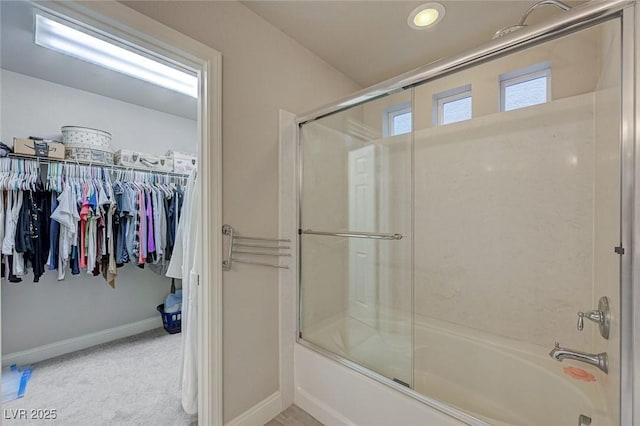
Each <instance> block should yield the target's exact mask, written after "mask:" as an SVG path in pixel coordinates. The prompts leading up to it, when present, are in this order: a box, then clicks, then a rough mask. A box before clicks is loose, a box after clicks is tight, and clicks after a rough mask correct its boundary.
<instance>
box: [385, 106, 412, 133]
mask: <svg viewBox="0 0 640 426" xmlns="http://www.w3.org/2000/svg"><path fill="white" fill-rule="evenodd" d="M407 113H409V114H411V129H410V130H409V132H407V133H411V132H412V131H413V108H412V105H411V101H407V102H402V103H399V104H396V105H392V106H390V107H388V108H385V110H384V112H383V117H382V135H383V136H384V137H390V136H398V134H396V133H395V132H394V125H393V119H394V118H395V117H397V116H399V115H403V114H407ZM399 134H401V135H404V134H405V133H399Z"/></svg>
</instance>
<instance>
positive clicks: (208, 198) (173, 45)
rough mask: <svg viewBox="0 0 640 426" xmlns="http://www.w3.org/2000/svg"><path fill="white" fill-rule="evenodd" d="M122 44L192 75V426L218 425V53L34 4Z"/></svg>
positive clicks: (119, 10)
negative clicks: (195, 222)
mask: <svg viewBox="0 0 640 426" xmlns="http://www.w3.org/2000/svg"><path fill="white" fill-rule="evenodd" d="M33 3H34V5H36V6H37V7H39V8H42V9H44V10H47V11H49V12H52V13H54V14H55V13H57V14H62V15H64V16H65V17H68V18H71V19H76V20H78V21H80V22H83V23H86V24H88V25H91V26H93V27H95V28H97V29H100V30H103V31H106V32H107V33H109V34H112V35H114V36H116V37H118V38H120V39H122V40H125V41H129V42H132V43H134V44H136V45H138V46H141V47H143V48H146V49H149V50H150V51H152V52H159V53H161V54H162V55H163V56H165V57H168V58H169V59H171V60H175V61H176V62H177V63H180V64H182V65H184V66H186V67H187V68H190V69H192V70H193V71H195V72H196V74H197V75H198V79H199V81H200V87H199V96H198V115H197V122H198V132H197V134H198V152H199V157H200V158H199V161H200V167H199V169H198V175H199V178H200V179H202V180H201V182H202V185H200V193H199V194H198V195H199V196H200V197H201V200H202V214H201V219H200V224H199V225H200V229H201V230H202V236H203V238H202V239H201V243H200V246H199V247H198V250H197V252H198V253H199V256H200V260H201V261H200V262H198V263H199V264H200V265H201V275H200V277H199V280H198V284H199V285H198V298H199V309H198V424H199V425H203V426H204V425H206V426H209V425H212V426H222V425H223V412H222V410H223V399H222V253H221V248H222V234H221V232H220V230H221V229H222V54H221V53H220V52H218V51H217V50H215V49H212V48H211V47H209V46H207V45H205V44H203V43H200V42H198V41H196V40H194V39H192V38H190V37H188V36H186V35H184V34H182V33H180V32H178V31H176V30H174V29H172V28H170V27H167V26H166V25H164V24H161V23H159V22H157V21H155V20H153V19H151V18H149V17H147V16H145V15H143V14H141V13H139V12H137V11H135V10H133V9H131V8H129V7H127V6H125V5H123V4H120V3H117V2H86V1H78V0H74V1H46V2H42V1H34V2H33Z"/></svg>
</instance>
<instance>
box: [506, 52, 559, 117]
mask: <svg viewBox="0 0 640 426" xmlns="http://www.w3.org/2000/svg"><path fill="white" fill-rule="evenodd" d="M541 77H545V78H546V79H547V93H546V96H547V99H546V100H545V101H544V102H540V103H537V104H532V105H527V106H524V107H520V108H513V109H509V110H507V109H505V106H506V103H507V96H506V89H507V87H510V86H515V85H516V84H522V83H526V82H528V81H531V80H537V79H539V78H541ZM498 81H499V84H500V112H507V111H514V110H516V109H521V108H527V107H529V106H534V105H541V104H543V103H547V102H551V99H552V98H551V62H550V61H545V62H541V63H539V64H535V65H531V66H528V67H525V68H520V69H517V70H515V71H510V72H508V73H505V74H501V75H500V77H499V78H498Z"/></svg>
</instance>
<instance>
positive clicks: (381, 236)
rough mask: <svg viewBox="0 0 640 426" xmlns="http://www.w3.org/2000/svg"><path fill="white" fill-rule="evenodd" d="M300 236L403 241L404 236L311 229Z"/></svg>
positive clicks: (300, 232)
mask: <svg viewBox="0 0 640 426" xmlns="http://www.w3.org/2000/svg"><path fill="white" fill-rule="evenodd" d="M298 233H299V234H311V235H325V236H328V237H347V238H370V239H374V240H401V239H402V234H380V233H374V232H321V231H312V230H311V229H300V230H298Z"/></svg>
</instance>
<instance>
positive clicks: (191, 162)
mask: <svg viewBox="0 0 640 426" xmlns="http://www.w3.org/2000/svg"><path fill="white" fill-rule="evenodd" d="M167 157H168V158H170V159H172V160H173V171H174V172H175V173H189V172H191V170H194V169H195V168H197V160H198V157H197V156H195V155H193V154H185V153H183V152H178V151H168V152H167Z"/></svg>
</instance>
